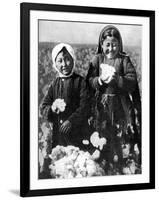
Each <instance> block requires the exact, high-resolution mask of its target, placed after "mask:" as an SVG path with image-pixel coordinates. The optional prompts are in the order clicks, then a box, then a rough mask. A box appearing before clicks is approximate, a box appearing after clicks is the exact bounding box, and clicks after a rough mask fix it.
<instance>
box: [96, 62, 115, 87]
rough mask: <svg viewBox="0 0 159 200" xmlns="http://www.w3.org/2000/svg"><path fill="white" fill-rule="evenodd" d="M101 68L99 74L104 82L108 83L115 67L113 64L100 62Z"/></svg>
mask: <svg viewBox="0 0 159 200" xmlns="http://www.w3.org/2000/svg"><path fill="white" fill-rule="evenodd" d="M100 69H101V76H102V78H103V80H106V81H105V83H109V82H110V81H111V79H112V76H113V75H114V73H115V68H114V67H113V66H110V65H108V64H103V63H102V64H100Z"/></svg>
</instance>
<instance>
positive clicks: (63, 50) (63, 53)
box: [57, 49, 72, 57]
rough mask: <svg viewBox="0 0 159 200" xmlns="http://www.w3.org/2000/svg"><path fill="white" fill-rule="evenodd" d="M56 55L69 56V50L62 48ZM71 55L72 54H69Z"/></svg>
mask: <svg viewBox="0 0 159 200" xmlns="http://www.w3.org/2000/svg"><path fill="white" fill-rule="evenodd" d="M57 56H71V55H70V54H69V52H68V51H67V49H62V50H61V51H60V52H59V53H58V54H57ZM71 57H72V56H71Z"/></svg>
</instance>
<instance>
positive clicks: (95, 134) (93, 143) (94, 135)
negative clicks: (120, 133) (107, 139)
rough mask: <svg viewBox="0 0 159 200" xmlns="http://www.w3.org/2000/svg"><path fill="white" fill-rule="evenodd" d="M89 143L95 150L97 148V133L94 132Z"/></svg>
mask: <svg viewBox="0 0 159 200" xmlns="http://www.w3.org/2000/svg"><path fill="white" fill-rule="evenodd" d="M90 142H91V143H92V145H93V146H94V147H96V148H98V143H99V133H98V132H94V133H93V134H92V135H91V137H90Z"/></svg>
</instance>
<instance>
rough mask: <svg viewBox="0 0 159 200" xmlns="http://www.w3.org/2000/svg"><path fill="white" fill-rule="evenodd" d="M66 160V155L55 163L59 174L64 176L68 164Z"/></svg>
mask: <svg viewBox="0 0 159 200" xmlns="http://www.w3.org/2000/svg"><path fill="white" fill-rule="evenodd" d="M66 162H67V158H66V157H64V158H61V159H60V160H58V161H56V162H55V163H54V165H55V168H56V174H57V175H61V176H62V175H63V174H65V173H66V171H67V169H66V165H65V163H66Z"/></svg>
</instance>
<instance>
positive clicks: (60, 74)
mask: <svg viewBox="0 0 159 200" xmlns="http://www.w3.org/2000/svg"><path fill="white" fill-rule="evenodd" d="M64 47H65V48H66V50H67V51H68V52H69V54H70V55H71V57H72V59H73V68H72V72H71V73H70V74H69V75H64V74H62V73H61V72H60V71H59V70H58V69H57V67H56V63H55V59H56V57H57V55H58V53H59V52H60V51H61V50H62V49H63V48H64ZM52 62H53V68H54V69H55V70H56V71H57V72H58V73H59V76H60V77H69V76H71V75H72V74H73V70H74V68H75V53H74V50H73V48H72V47H71V46H70V45H69V44H65V43H60V44H58V45H56V46H55V47H54V48H53V50H52Z"/></svg>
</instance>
